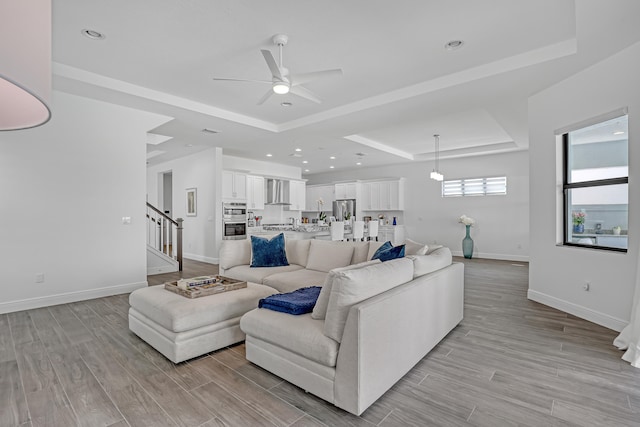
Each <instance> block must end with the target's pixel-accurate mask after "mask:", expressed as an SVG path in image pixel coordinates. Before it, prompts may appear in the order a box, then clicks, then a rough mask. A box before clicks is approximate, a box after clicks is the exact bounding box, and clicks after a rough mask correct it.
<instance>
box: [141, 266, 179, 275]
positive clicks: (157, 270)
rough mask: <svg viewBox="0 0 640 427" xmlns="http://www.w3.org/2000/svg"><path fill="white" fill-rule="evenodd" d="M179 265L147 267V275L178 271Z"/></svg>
mask: <svg viewBox="0 0 640 427" xmlns="http://www.w3.org/2000/svg"><path fill="white" fill-rule="evenodd" d="M178 269H179V267H178V266H177V265H176V266H173V265H163V266H160V267H147V276H153V275H154V274H164V273H174V272H176V271H178Z"/></svg>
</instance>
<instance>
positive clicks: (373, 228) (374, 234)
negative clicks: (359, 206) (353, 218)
mask: <svg viewBox="0 0 640 427" xmlns="http://www.w3.org/2000/svg"><path fill="white" fill-rule="evenodd" d="M367 238H368V239H369V240H372V239H373V238H375V239H376V242H377V241H378V221H369V235H368V237H367Z"/></svg>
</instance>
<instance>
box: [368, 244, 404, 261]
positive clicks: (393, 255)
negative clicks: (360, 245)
mask: <svg viewBox="0 0 640 427" xmlns="http://www.w3.org/2000/svg"><path fill="white" fill-rule="evenodd" d="M386 243H389V246H391V243H390V242H386ZM386 243H385V244H386ZM403 257H404V245H400V246H391V247H386V246H385V245H382V246H380V247H379V248H378V250H377V251H376V253H375V254H373V258H371V259H379V260H380V261H382V262H385V261H391V260H392V259H397V258H403Z"/></svg>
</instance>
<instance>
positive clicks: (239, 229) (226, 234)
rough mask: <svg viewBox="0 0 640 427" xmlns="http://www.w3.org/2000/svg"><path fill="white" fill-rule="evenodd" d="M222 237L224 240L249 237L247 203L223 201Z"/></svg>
mask: <svg viewBox="0 0 640 427" xmlns="http://www.w3.org/2000/svg"><path fill="white" fill-rule="evenodd" d="M222 238H223V239H224V240H243V239H246V238H247V204H246V203H231V202H224V203H222Z"/></svg>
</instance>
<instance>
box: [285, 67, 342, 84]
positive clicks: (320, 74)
mask: <svg viewBox="0 0 640 427" xmlns="http://www.w3.org/2000/svg"><path fill="white" fill-rule="evenodd" d="M341 75H342V70H341V69H340V68H336V69H334V70H323V71H313V72H311V73H302V74H296V75H294V76H291V84H292V85H293V86H297V85H303V84H305V83H309V82H311V81H313V80H318V79H323V78H325V77H333V76H341Z"/></svg>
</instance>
